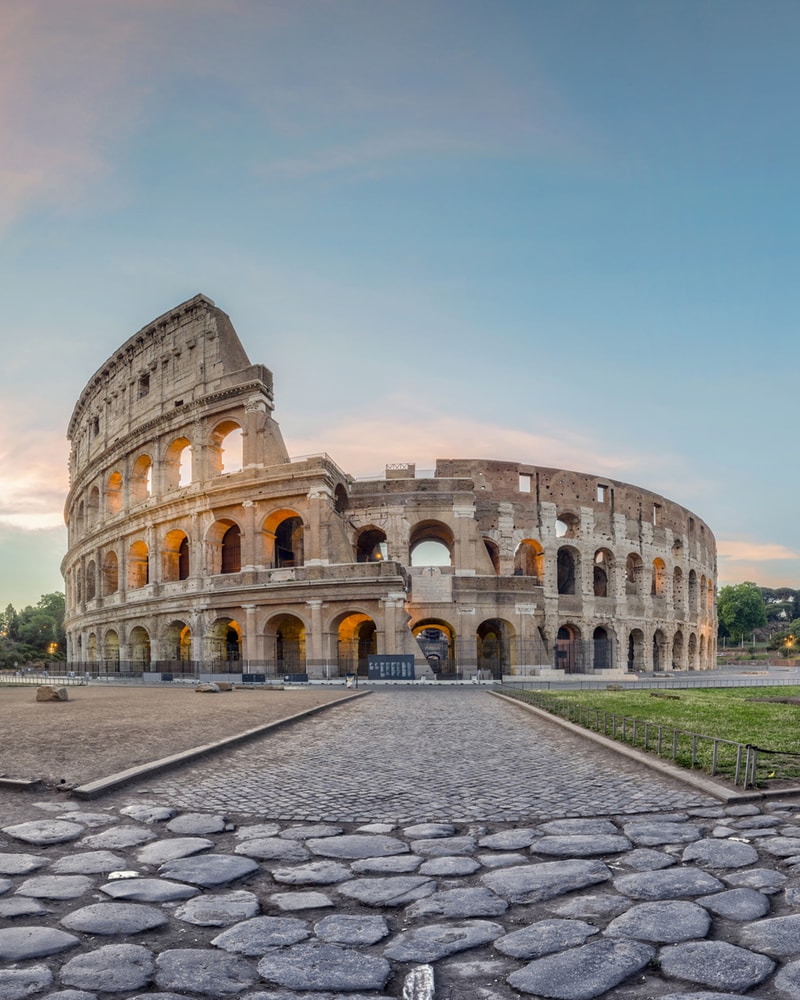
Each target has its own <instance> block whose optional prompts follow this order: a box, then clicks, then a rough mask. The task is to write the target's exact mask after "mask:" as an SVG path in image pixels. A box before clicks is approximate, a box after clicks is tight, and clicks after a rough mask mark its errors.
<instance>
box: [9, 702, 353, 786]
mask: <svg viewBox="0 0 800 1000" xmlns="http://www.w3.org/2000/svg"><path fill="white" fill-rule="evenodd" d="M67 691H68V695H69V700H68V701H66V702H37V701H36V688H35V687H8V686H6V685H5V684H3V685H0V776H2V777H7V778H23V779H37V778H38V779H40V780H42V781H45V782H46V783H47V784H48V785H58V784H66V785H69V786H74V785H80V784H83V783H85V782H87V781H92V780H93V779H96V778H101V777H104V776H106V775H109V774H113V773H115V772H117V771H122V770H124V769H125V768H128V767H135V766H136V765H137V764H145V763H148V762H149V761H153V760H158V759H159V758H161V757H167V756H169V755H170V754H173V753H178V752H179V751H181V750H189V749H191V748H192V747H196V746H202V745H204V744H206V743H211V742H213V741H214V740H217V739H220V738H222V737H225V736H234V735H236V734H237V733H241V732H244V731H245V730H247V729H253V728H255V727H256V726H262V725H265V724H266V723H270V722H278V721H280V720H281V719H285V718H287V717H288V716H291V715H295V714H297V713H298V712H303V711H305V710H307V709H309V708H313V707H315V706H317V705H322V704H327V703H328V702H331V701H338V700H340V699H342V698H346V697H348V696H349V695H350V694H351V692H349V691H344V690H342V689H330V688H303V689H291V690H282V689H280V688H256V689H253V690H236V691H232V692H220V693H219V694H198V693H196V692H195V691H194V688H192V687H189V688H177V687H176V688H171V687H144V686H142V687H124V686H121V685H120V686H102V687H101V686H99V685H97V686H95V685H89V686H87V687H70V688H67Z"/></svg>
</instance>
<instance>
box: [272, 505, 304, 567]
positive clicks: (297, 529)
mask: <svg viewBox="0 0 800 1000" xmlns="http://www.w3.org/2000/svg"><path fill="white" fill-rule="evenodd" d="M303 542H304V532H303V521H302V518H299V517H287V518H285V519H284V520H283V521H281V523H280V524H279V525H278V527H277V528H276V529H275V565H276V566H279V567H291V566H302V565H303V562H304V558H305V557H304V554H303Z"/></svg>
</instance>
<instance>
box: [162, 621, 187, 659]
mask: <svg viewBox="0 0 800 1000" xmlns="http://www.w3.org/2000/svg"><path fill="white" fill-rule="evenodd" d="M163 649H164V652H165V653H166V657H167V660H169V661H170V666H171V667H173V669H174V665H177V666H178V668H179V669H182V668H183V666H184V665H185V664H187V663H189V661H190V660H191V659H192V630H191V629H190V628H189V626H188V625H187V624H186V623H185V622H182V621H180V620H178V621H174V622H170V624H169V625H168V626H167V628H166V629H165V630H164V642H163Z"/></svg>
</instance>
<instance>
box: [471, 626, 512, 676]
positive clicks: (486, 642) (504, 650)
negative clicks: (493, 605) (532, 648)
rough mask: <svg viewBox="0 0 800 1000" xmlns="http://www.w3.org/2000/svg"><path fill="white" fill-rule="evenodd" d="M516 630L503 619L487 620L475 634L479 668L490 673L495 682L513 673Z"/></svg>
mask: <svg viewBox="0 0 800 1000" xmlns="http://www.w3.org/2000/svg"><path fill="white" fill-rule="evenodd" d="M513 634H514V628H513V626H512V625H511V623H510V622H507V621H505V620H504V619H502V618H487V619H486V620H485V621H482V622H481V623H480V625H479V626H478V628H477V631H476V633H475V640H476V646H477V667H478V670H480V671H488V672H489V673H490V674H491V676H492V677H493V678H494V679H495V680H502V679H503V674H510V673H511V672H512V644H511V639H512V636H513Z"/></svg>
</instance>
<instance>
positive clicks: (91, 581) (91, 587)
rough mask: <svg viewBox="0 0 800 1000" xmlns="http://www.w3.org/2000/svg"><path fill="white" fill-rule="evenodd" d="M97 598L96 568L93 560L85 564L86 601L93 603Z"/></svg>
mask: <svg viewBox="0 0 800 1000" xmlns="http://www.w3.org/2000/svg"><path fill="white" fill-rule="evenodd" d="M95 597H97V567H96V565H95V561H94V559H90V560H89V562H88V563H87V564H86V600H87V601H93V600H94V599H95Z"/></svg>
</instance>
